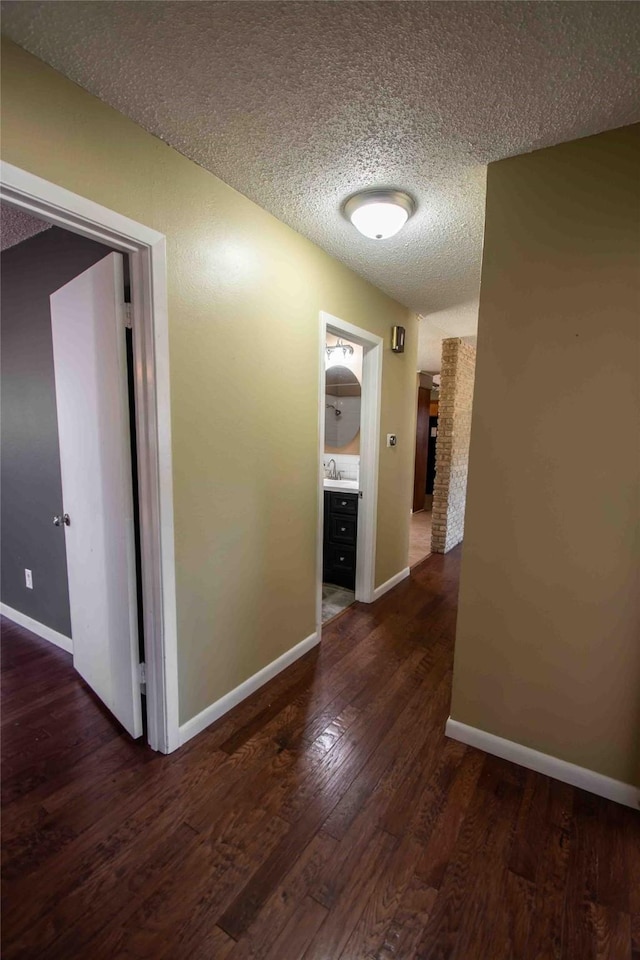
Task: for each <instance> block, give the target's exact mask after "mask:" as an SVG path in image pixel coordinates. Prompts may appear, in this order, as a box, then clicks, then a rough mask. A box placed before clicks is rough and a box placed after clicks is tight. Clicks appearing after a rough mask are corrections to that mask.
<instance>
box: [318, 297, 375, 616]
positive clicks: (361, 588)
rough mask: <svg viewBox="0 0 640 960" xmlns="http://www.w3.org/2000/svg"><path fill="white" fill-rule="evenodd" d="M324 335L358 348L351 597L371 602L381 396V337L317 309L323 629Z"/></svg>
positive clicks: (319, 581)
mask: <svg viewBox="0 0 640 960" xmlns="http://www.w3.org/2000/svg"><path fill="white" fill-rule="evenodd" d="M327 333H334V334H337V335H338V336H345V337H346V338H347V339H349V340H351V341H352V342H353V343H359V344H360V345H361V346H362V347H363V354H364V356H363V363H362V402H361V406H360V491H361V494H362V498H361V500H360V502H359V504H358V546H357V551H356V600H360V601H361V602H362V603H372V602H373V601H374V600H375V568H376V532H377V523H378V461H379V454H380V398H381V395H382V354H383V347H384V340H383V339H382V337H379V336H377V334H375V333H370V332H369V331H368V330H363V329H362V327H357V326H356V325H355V324H353V323H347V321H346V320H340V319H339V318H338V317H334V316H332V315H331V314H330V313H325V311H324V310H321V311H320V336H319V370H318V437H319V442H318V500H319V503H318V529H317V532H316V544H317V548H316V564H317V573H316V630H317V631H318V635H320V632H321V629H322V550H323V539H324V537H323V533H324V485H323V480H324V470H323V466H322V462H323V457H324V421H325V416H324V408H325V403H326V399H325V345H326V339H327Z"/></svg>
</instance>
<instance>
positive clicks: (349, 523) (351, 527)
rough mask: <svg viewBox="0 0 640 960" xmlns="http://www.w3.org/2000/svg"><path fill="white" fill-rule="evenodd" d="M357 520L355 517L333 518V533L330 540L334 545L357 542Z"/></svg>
mask: <svg viewBox="0 0 640 960" xmlns="http://www.w3.org/2000/svg"><path fill="white" fill-rule="evenodd" d="M356 526H357V525H356V518H355V517H348V516H346V515H345V516H343V517H335V516H333V517H331V532H330V536H329V539H330V540H331V541H332V542H333V543H352V544H354V546H355V542H356Z"/></svg>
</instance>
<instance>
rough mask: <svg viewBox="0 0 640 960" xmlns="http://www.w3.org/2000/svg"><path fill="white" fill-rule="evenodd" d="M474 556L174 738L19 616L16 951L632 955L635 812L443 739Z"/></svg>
mask: <svg viewBox="0 0 640 960" xmlns="http://www.w3.org/2000/svg"><path fill="white" fill-rule="evenodd" d="M459 553H460V551H459V548H457V549H456V550H455V551H453V552H452V553H451V554H449V555H447V556H444V557H443V556H432V557H431V558H430V559H429V560H428V561H426V562H425V563H423V564H421V565H420V566H419V567H417V568H416V570H415V571H414V572H413V574H412V576H411V578H409V579H407V580H405V581H403V582H402V583H401V584H400V585H399V586H398V587H397V588H396V589H394V590H393V591H391V592H390V593H388V594H387V595H386V596H384V597H383V598H381V599H380V600H379V601H378V602H376V603H375V604H372V605H369V606H365V605H362V604H354V605H353V606H352V607H350V608H349V610H348V611H346V613H344V614H343V615H342V616H341V617H339V618H338V619H336V620H335V621H333V623H331V624H329V625H328V627H327V628H326V630H325V633H324V641H323V644H322V646H321V648H319V649H318V648H316V650H314V651H312V652H311V653H309V654H307V656H305V657H304V658H303V659H302V660H300V661H298V662H297V663H296V664H294V665H293V666H291V667H290V668H289V669H288V670H287V671H286V672H285V673H283V674H281V675H280V676H278V677H277V678H276V679H275V680H273V681H272V682H271V683H270V684H269V685H268V686H265V687H263V688H262V689H261V690H260V691H259V692H258V693H257V694H256V695H254V696H253V697H252V698H251V699H249V700H247V701H245V702H244V703H242V704H241V705H240V706H239V707H237V708H236V709H235V710H234V711H233V712H232V713H231V714H229V715H227V716H226V717H224V718H223V719H222V720H221V721H219V722H218V723H217V724H216V725H215V726H213V727H211V728H209V729H208V730H206V731H204V732H203V733H202V734H200V735H199V736H198V737H196V738H195V739H194V740H192V741H191V742H190V743H189V744H187V745H186V746H185V747H184V748H183V749H181V750H180V751H178V752H177V753H175V754H173V755H171V756H169V757H163V756H160V755H158V754H154V753H152V752H151V751H150V750H148V749H147V748H146V747H144V746H142V745H140V744H136V743H133V742H132V741H131V740H129V739H128V737H127V736H126V735H125V734H124V733H123V732H122V731H121V730H120V729H119V728H118V727H117V725H116V724H114V723H113V722H112V721H111V719H110V717H109V716H108V714H107V713H106V712H105V711H104V710H103V709H102V708H101V707H100V705H99V704H97V702H96V701H95V699H94V698H93V696H92V695H91V694H90V693H89V692H88V691H87V690H86V689H85V687H84V686H83V684H82V682H81V681H79V680H78V678H77V676H76V675H75V674H74V672H73V670H72V668H71V664H70V658H69V657H68V656H67V655H66V654H64V653H62V652H61V651H59V650H57V649H55V648H53V647H51V646H49V645H48V644H47V643H46V642H45V641H42V640H39V639H37V638H36V637H34V636H33V635H30V634H28V633H27V632H26V631H24V630H22V629H21V628H18V627H13V626H12V625H10V624H8V623H7V622H4V624H3V637H2V649H3V654H4V656H3V667H2V669H3V685H4V704H3V706H4V710H3V727H2V729H3V743H2V748H3V754H4V786H3V802H4V816H3V820H4V823H3V840H4V851H3V869H4V881H3V894H4V910H3V931H2V935H3V945H4V950H3V957H4V960H17V958H20V960H31V958H33V960H36V958H37V960H54V958H56V960H85V958H86V960H89V958H91V960H107V958H108V960H114V958H119V960H124V958H128V960H131V958H149V960H151V958H153V960H183V958H184V960H187V958H189V960H205V958H207V960H226V958H231V960H240V958H253V960H256V958H262V960H302V958H304V960H365V958H367V960H372V958H376V960H391V958H396V960H408V958H413V957H416V958H422V960H436V958H439V960H445V958H446V960H541V958H564V960H590V958H592V960H604V958H608V960H630V958H631V957H632V942H633V949H634V951H635V953H634V954H633V956H634V957H635V956H638V955H640V954H639V953H638V951H640V939H638V935H639V932H640V931H639V930H638V922H637V920H638V916H640V884H639V883H638V877H639V876H640V829H639V818H638V816H637V814H635V813H634V812H633V811H631V810H629V809H627V808H624V807H620V806H616V805H615V804H613V803H611V802H609V801H605V800H601V799H598V798H596V797H594V796H591V795H589V794H587V793H583V792H581V791H579V790H576V789H574V788H572V787H568V786H566V785H564V784H561V783H559V782H557V781H553V780H550V779H548V778H547V777H544V776H540V775H538V774H535V773H532V772H530V771H527V770H524V769H522V768H520V767H517V766H514V765H513V764H510V763H508V762H506V761H502V760H498V759H496V758H494V757H491V756H488V755H486V754H484V753H482V752H480V751H478V750H475V749H473V748H470V747H465V746H463V745H462V744H460V743H457V742H455V741H452V740H448V739H446V738H445V736H444V733H443V731H444V724H445V720H446V717H447V715H448V711H449V695H450V683H451V670H452V658H453V634H454V626H455V616H456V598H457V589H458V566H459ZM632 880H633V881H634V882H633V883H632ZM632 937H635V939H633V941H632Z"/></svg>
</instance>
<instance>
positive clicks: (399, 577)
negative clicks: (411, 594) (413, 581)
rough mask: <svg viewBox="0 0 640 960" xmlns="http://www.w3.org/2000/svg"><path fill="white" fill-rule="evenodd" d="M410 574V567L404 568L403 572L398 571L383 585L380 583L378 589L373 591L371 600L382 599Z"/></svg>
mask: <svg viewBox="0 0 640 960" xmlns="http://www.w3.org/2000/svg"><path fill="white" fill-rule="evenodd" d="M410 573H411V568H410V567H405V568H404V570H400V572H399V573H396V574H395V575H394V576H393V577H390V578H389V580H386V581H385V582H384V583H381V584H380V586H379V587H376V588H375V590H374V591H373V597H372V601H373V600H379V599H380V597H383V596H384V595H385V593H388V592H389V590H393V588H394V587H395V586H396V585H397V584H399V583H402V581H403V580H406V579H407V577H408V576H409V574H410Z"/></svg>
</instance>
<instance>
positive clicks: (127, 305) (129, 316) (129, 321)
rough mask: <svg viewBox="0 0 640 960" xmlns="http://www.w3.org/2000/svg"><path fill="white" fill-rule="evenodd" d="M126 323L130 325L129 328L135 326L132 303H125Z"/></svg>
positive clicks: (126, 325)
mask: <svg viewBox="0 0 640 960" xmlns="http://www.w3.org/2000/svg"><path fill="white" fill-rule="evenodd" d="M124 325H125V327H128V328H129V330H131V328H132V327H133V311H132V310H131V304H130V303H125V305H124Z"/></svg>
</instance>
